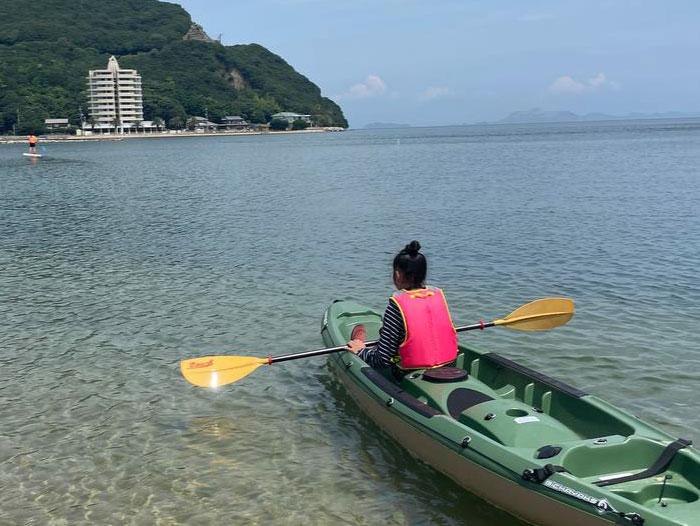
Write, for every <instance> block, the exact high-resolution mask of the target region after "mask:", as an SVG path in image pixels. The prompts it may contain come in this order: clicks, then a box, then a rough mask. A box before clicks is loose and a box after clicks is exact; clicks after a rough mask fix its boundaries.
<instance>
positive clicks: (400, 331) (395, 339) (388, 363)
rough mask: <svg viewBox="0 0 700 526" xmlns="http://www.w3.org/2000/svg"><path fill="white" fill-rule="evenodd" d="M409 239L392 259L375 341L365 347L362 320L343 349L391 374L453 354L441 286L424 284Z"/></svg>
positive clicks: (423, 268) (419, 258) (421, 261)
mask: <svg viewBox="0 0 700 526" xmlns="http://www.w3.org/2000/svg"><path fill="white" fill-rule="evenodd" d="M420 248H421V246H420V243H419V242H418V241H412V242H411V243H409V244H408V245H406V247H405V248H404V249H403V250H402V251H401V252H399V253H398V254H397V255H396V257H395V258H394V276H393V277H394V285H396V288H397V289H399V292H397V293H396V294H394V295H393V296H392V297H391V298H390V299H389V306H388V307H387V308H386V310H385V311H384V323H383V325H382V328H381V329H380V330H379V344H378V345H377V346H376V347H374V348H366V347H365V341H366V339H367V332H366V330H365V326H364V325H356V326H355V327H354V328H353V330H352V334H351V336H350V341H349V342H348V350H349V351H350V352H352V353H354V354H356V355H357V356H359V357H360V358H362V359H363V360H364V361H365V362H367V363H368V364H369V365H371V366H372V367H375V368H380V367H392V368H393V370H394V374H395V376H397V377H402V376H403V374H405V371H408V370H411V369H429V368H433V367H440V366H442V365H446V364H448V363H450V362H453V361H454V360H455V359H456V358H457V333H456V332H455V329H454V325H453V323H452V317H451V316H450V311H449V309H448V307H447V301H446V300H445V295H444V293H443V292H442V290H440V289H438V288H434V287H426V286H425V276H426V274H427V270H428V263H427V261H426V259H425V256H424V255H423V254H421V253H420Z"/></svg>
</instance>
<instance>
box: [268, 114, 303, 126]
mask: <svg viewBox="0 0 700 526" xmlns="http://www.w3.org/2000/svg"><path fill="white" fill-rule="evenodd" d="M272 119H273V120H274V119H279V120H282V121H287V122H288V123H289V124H292V123H293V122H294V121H304V122H305V123H307V124H309V125H311V124H312V122H311V115H303V114H300V113H293V112H291V111H282V112H280V113H275V114H274V115H273V116H272Z"/></svg>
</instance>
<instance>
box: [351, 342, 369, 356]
mask: <svg viewBox="0 0 700 526" xmlns="http://www.w3.org/2000/svg"><path fill="white" fill-rule="evenodd" d="M364 348H365V342H363V341H362V340H350V341H349V342H348V346H347V350H348V351H350V352H351V353H353V354H357V353H358V352H360V351H361V350H362V349H364Z"/></svg>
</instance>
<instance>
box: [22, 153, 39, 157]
mask: <svg viewBox="0 0 700 526" xmlns="http://www.w3.org/2000/svg"><path fill="white" fill-rule="evenodd" d="M22 155H24V156H25V157H43V155H41V154H40V153H23V154H22Z"/></svg>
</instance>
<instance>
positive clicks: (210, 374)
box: [180, 356, 269, 387]
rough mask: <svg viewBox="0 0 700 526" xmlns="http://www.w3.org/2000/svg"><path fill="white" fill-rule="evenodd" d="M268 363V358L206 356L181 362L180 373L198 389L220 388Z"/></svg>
mask: <svg viewBox="0 0 700 526" xmlns="http://www.w3.org/2000/svg"><path fill="white" fill-rule="evenodd" d="M267 363H269V361H268V359H267V358H253V357H252V356H204V357H202V358H192V359H191V360H183V361H181V362H180V371H182V376H184V377H185V380H187V381H188V382H190V383H191V384H194V385H196V386H198V387H219V386H221V385H226V384H230V383H233V382H236V381H238V380H240V379H241V378H245V377H246V376H248V375H249V374H250V373H252V372H253V371H255V369H257V368H258V367H260V366H261V365H265V364H267Z"/></svg>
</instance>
